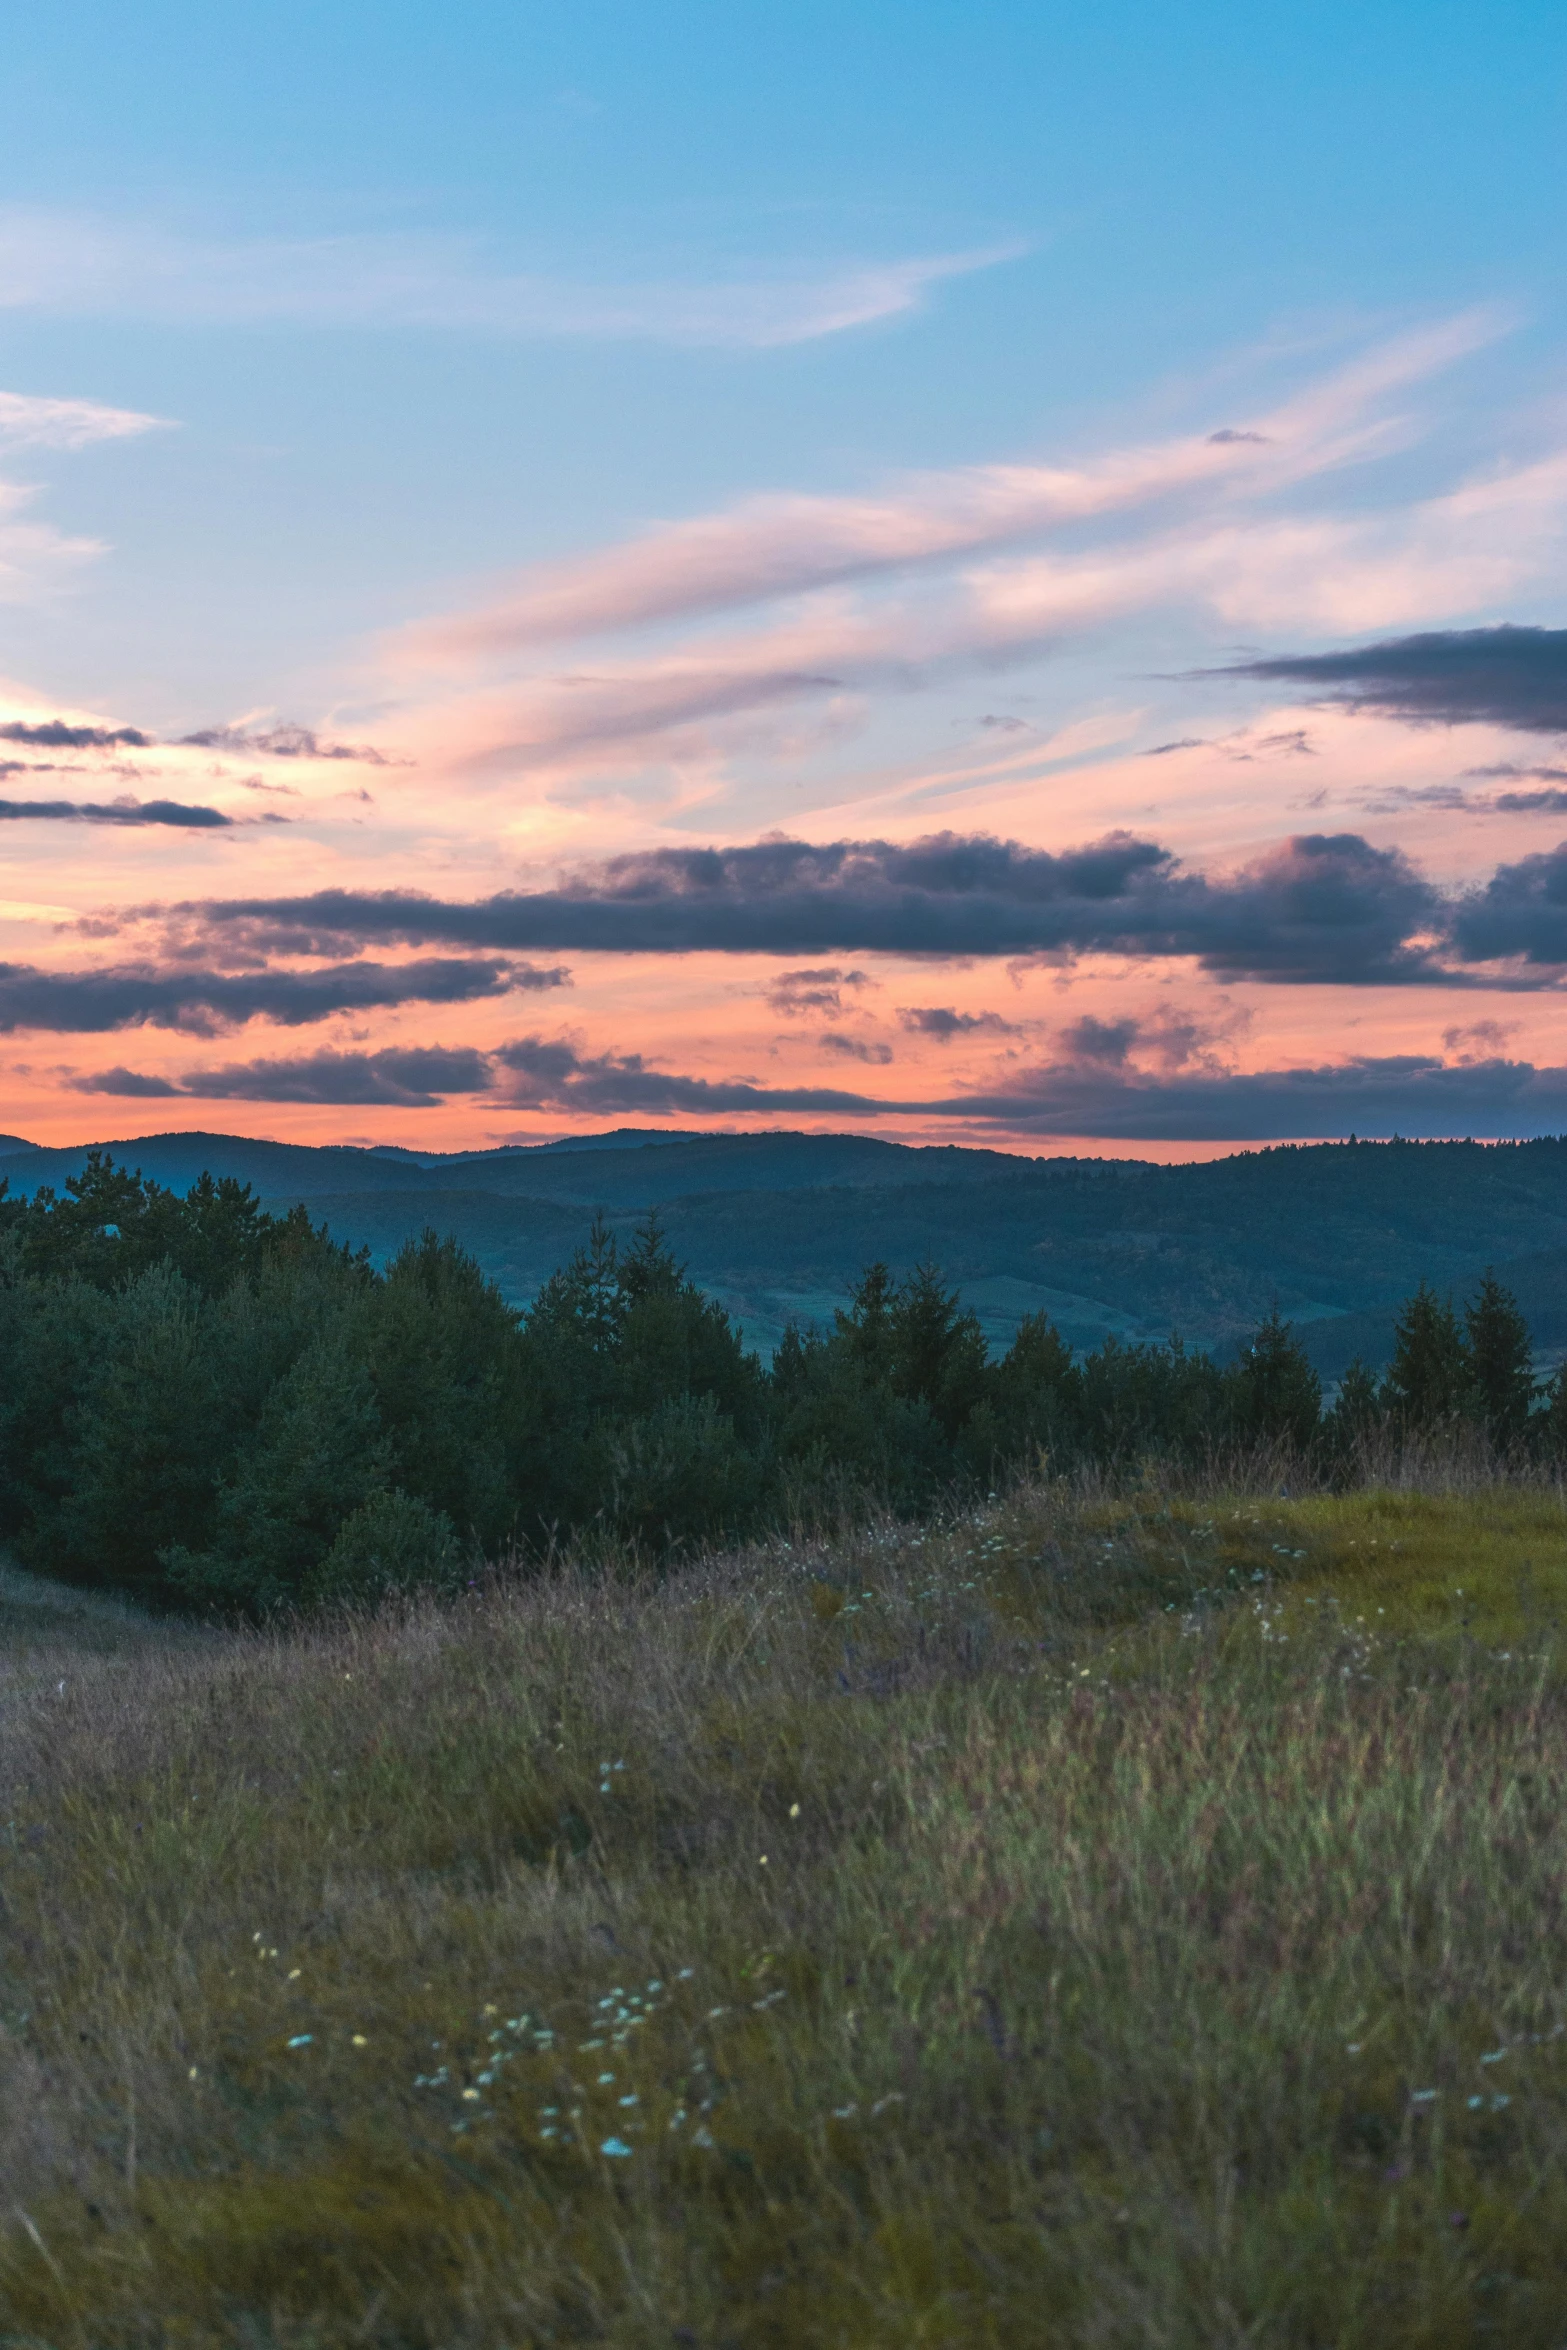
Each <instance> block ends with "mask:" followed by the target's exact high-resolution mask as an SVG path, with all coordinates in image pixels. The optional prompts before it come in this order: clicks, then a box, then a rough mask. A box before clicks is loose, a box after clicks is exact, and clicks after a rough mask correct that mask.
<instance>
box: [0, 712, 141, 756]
mask: <svg viewBox="0 0 1567 2350" xmlns="http://www.w3.org/2000/svg"><path fill="white" fill-rule="evenodd" d="M0 743H29V744H31V746H32V747H33V749H34V750H38V751H115V750H121V749H125V750H132V751H150V750H151V749H152V746H153V738H152V736H151V735H150V734H141V733H139V732H138V731H137V729H136V728H135V727H134V726H68V725H67V724H66V722H65V720H64V719H63V718H46V719H44V720H43V721H42V723H41V724H38V725H29V724H28V723H27V722H26V721H25V720H24V719H21V718H13V719H11V720H10V722H9V723H8V724H7V725H5V726H0Z"/></svg>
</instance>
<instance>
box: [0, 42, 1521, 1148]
mask: <svg viewBox="0 0 1567 2350" xmlns="http://www.w3.org/2000/svg"><path fill="white" fill-rule="evenodd" d="M4 48H5V55H4V62H3V64H0V88H3V91H4V97H5V118H6V140H5V152H4V158H3V163H0V1129H3V1131H4V1133H6V1134H8V1135H19V1136H24V1137H26V1138H28V1139H31V1140H34V1141H39V1142H66V1141H76V1140H86V1139H90V1138H94V1137H112V1136H121V1135H129V1134H136V1133H147V1132H155V1131H166V1130H169V1129H173V1128H186V1127H201V1128H208V1129H213V1128H216V1129H220V1130H223V1131H229V1132H242V1133H248V1134H258V1135H259V1134H265V1135H276V1136H280V1137H287V1138H291V1139H297V1140H302V1141H328V1140H346V1139H358V1140H367V1141H376V1142H390V1143H404V1144H412V1145H415V1146H418V1147H421V1148H426V1149H459V1148H470V1147H476V1146H482V1145H487V1144H491V1143H495V1142H501V1141H527V1140H536V1139H541V1138H544V1137H548V1136H554V1135H561V1134H566V1133H570V1132H573V1131H591V1130H597V1129H602V1128H605V1127H612V1126H617V1125H626V1124H635V1125H669V1126H673V1127H678V1128H693V1127H695V1128H702V1127H708V1126H713V1127H731V1128H732V1127H739V1128H754V1127H758V1126H767V1125H781V1126H792V1127H805V1128H813V1129H822V1130H825V1129H837V1128H856V1129H860V1130H863V1131H867V1132H875V1133H879V1134H884V1135H886V1136H888V1137H889V1138H894V1139H898V1140H905V1141H916V1142H927V1141H935V1140H940V1141H944V1142H954V1141H956V1142H980V1143H985V1144H989V1145H993V1146H994V1145H1000V1146H1002V1147H1007V1148H1015V1149H1020V1150H1033V1151H1061V1150H1068V1151H1091V1152H1113V1153H1118V1154H1125V1153H1135V1154H1137V1155H1142V1156H1158V1157H1171V1156H1176V1157H1179V1156H1192V1155H1201V1154H1205V1153H1211V1152H1213V1151H1216V1150H1223V1149H1232V1148H1234V1147H1236V1146H1237V1145H1239V1144H1243V1143H1247V1142H1257V1141H1276V1140H1281V1139H1285V1138H1291V1137H1293V1138H1299V1139H1307V1138H1315V1137H1322V1136H1334V1135H1341V1134H1347V1133H1349V1132H1350V1131H1352V1130H1353V1131H1357V1132H1359V1133H1361V1134H1363V1135H1378V1134H1391V1133H1394V1132H1399V1133H1403V1134H1408V1135H1424V1134H1474V1135H1522V1134H1534V1133H1546V1132H1559V1131H1567V995H1564V992H1563V991H1564V982H1567V562H1564V557H1567V304H1564V289H1563V271H1562V257H1563V254H1564V253H1567V203H1564V200H1563V199H1564V186H1567V172H1564V165H1563V158H1564V156H1567V12H1564V11H1563V10H1562V9H1561V8H1560V6H1559V5H1547V4H1545V0H1540V4H1515V0H1487V4H1486V5H1484V6H1481V5H1479V4H1478V0H1448V4H1444V0H1420V5H1418V6H1416V5H1413V4H1406V0H1370V4H1369V5H1365V4H1363V5H1360V6H1358V7H1355V8H1350V7H1346V6H1342V5H1338V4H1336V0H1324V4H1323V5H1318V6H1303V7H1296V8H1289V9H1275V10H1258V9H1256V8H1255V6H1253V5H1247V6H1245V7H1242V6H1241V5H1239V4H1238V0H1185V4H1183V5H1181V6H1179V7H1177V6H1175V5H1173V4H1172V0H1137V4H1132V0H1103V4H1101V5H1099V6H1096V7H1093V8H1084V7H1082V6H1081V5H1074V6H1071V7H1067V6H1063V5H1057V4H1056V0H962V5H958V4H956V0H954V4H952V5H939V6H937V5H928V4H925V0H903V4H902V5H899V6H893V5H890V4H885V0H835V4H834V5H832V6H826V5H818V4H817V0H789V4H788V5H787V6H782V5H778V6H774V5H767V4H764V5H761V6H758V7H749V8H735V7H734V6H733V5H726V6H718V5H716V4H712V5H710V4H708V0H702V4H681V0H666V4H661V5H660V6H659V7H657V8H656V9H655V8H653V7H649V6H642V5H635V4H631V0H572V4H571V5H569V6H568V5H563V4H562V5H549V6H544V5H534V4H532V0H510V4H509V5H506V6H499V5H496V6H490V5H480V4H478V0H446V5H445V6H443V7H441V8H434V7H431V6H428V5H424V6H418V7H414V6H409V5H407V4H406V0H379V4H378V5H377V6H375V7H374V8H372V7H369V6H367V5H363V4H362V0H328V4H327V5H324V6H323V5H322V4H321V0H314V4H313V5H311V6H309V7H306V6H303V5H294V4H289V5H273V4H268V0H262V4H261V5H258V6H257V7H255V8H253V9H250V10H246V11H243V12H241V11H237V10H232V9H213V8H211V7H210V6H204V7H200V8H198V7H196V6H195V5H193V4H187V0H146V4H145V5H142V6H140V7H137V8H135V9H126V8H124V7H123V6H119V7H115V8H110V7H108V6H106V5H103V4H102V0H81V4H78V5H73V6H72V7H70V8H56V9H47V10H46V9H40V8H35V9H31V10H28V11H26V12H21V11H13V12H12V14H11V17H10V19H9V21H8V25H7V30H6V35H5V44H4Z"/></svg>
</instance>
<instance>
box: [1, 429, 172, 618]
mask: <svg viewBox="0 0 1567 2350" xmlns="http://www.w3.org/2000/svg"><path fill="white" fill-rule="evenodd" d="M163 423H164V419H163V418H162V417H158V416H143V415H141V414H140V413H139V412H138V411H137V410H135V409H131V408H109V407H105V406H104V405H103V403H102V402H101V401H98V400H59V399H46V398H42V397H39V396H36V395H34V394H31V393H24V392H0V452H10V451H13V450H15V451H20V450H23V449H30V448H32V449H65V450H74V449H84V448H87V447H89V446H90V445H91V444H92V443H93V442H95V441H115V440H125V439H127V438H130V437H133V436H134V435H136V434H138V433H145V432H152V431H154V430H156V429H157V428H159V427H160V426H161V425H162V424H163ZM37 495H38V492H37V490H36V488H35V487H34V486H32V485H29V484H20V483H17V482H11V481H0V603H6V604H22V603H31V602H34V601H35V600H37V599H38V598H40V597H45V596H48V595H50V594H51V593H52V592H54V591H55V590H57V589H59V588H60V587H62V586H64V585H65V583H66V582H67V581H68V580H70V579H71V578H72V577H73V576H74V575H75V574H76V573H78V572H79V571H80V570H81V569H82V567H83V566H84V565H85V564H88V563H91V562H93V561H94V560H95V559H96V558H97V557H98V556H100V555H101V554H103V553H104V547H103V543H102V541H101V540H98V539H92V538H85V537H81V536H75V537H73V536H70V535H68V534H67V533H66V532H64V531H61V530H57V529H56V528H55V527H54V525H53V524H52V523H48V522H38V521H32V520H29V519H27V518H26V512H25V510H26V508H27V507H28V506H29V505H30V504H31V503H32V501H33V500H34V499H35V498H36V496H37Z"/></svg>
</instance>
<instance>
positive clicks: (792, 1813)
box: [789, 1803, 800, 1820]
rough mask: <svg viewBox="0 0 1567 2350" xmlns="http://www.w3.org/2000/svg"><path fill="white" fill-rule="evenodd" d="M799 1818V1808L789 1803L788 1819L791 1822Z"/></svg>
mask: <svg viewBox="0 0 1567 2350" xmlns="http://www.w3.org/2000/svg"><path fill="white" fill-rule="evenodd" d="M799 1816H800V1807H799V1805H798V1804H797V1803H791V1804H790V1806H789V1817H790V1819H792V1820H797V1819H798V1818H799Z"/></svg>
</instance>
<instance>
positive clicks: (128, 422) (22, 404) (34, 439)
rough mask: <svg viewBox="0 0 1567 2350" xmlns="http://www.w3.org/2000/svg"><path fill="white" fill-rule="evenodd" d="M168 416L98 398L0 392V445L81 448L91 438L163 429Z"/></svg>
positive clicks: (120, 437)
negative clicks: (115, 405) (107, 403)
mask: <svg viewBox="0 0 1567 2350" xmlns="http://www.w3.org/2000/svg"><path fill="white" fill-rule="evenodd" d="M167 425H168V419H167V418H166V417H162V416H144V415H142V414H141V413H140V411H139V410H137V409H135V408H108V407H105V406H104V404H103V403H102V401H100V400H54V399H44V398H40V397H38V396H36V395H34V394H31V393H26V392H0V449H85V448H89V447H91V445H92V443H93V442H95V441H122V440H128V439H131V438H132V437H134V436H135V435H136V434H138V433H144V432H157V431H161V430H166V429H167Z"/></svg>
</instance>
